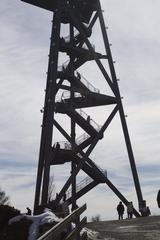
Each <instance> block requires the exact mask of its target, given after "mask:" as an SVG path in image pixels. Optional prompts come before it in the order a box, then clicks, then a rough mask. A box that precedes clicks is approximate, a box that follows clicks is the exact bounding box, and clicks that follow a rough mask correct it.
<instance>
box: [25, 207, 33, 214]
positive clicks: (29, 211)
mask: <svg viewBox="0 0 160 240" xmlns="http://www.w3.org/2000/svg"><path fill="white" fill-rule="evenodd" d="M26 209H27V215H32V211H31V209H30V208H29V207H27V208H26Z"/></svg>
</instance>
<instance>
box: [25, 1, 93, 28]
mask: <svg viewBox="0 0 160 240" xmlns="http://www.w3.org/2000/svg"><path fill="white" fill-rule="evenodd" d="M21 1H22V2H26V3H29V4H32V5H35V6H37V7H40V8H44V9H46V10H48V11H51V12H55V10H56V9H57V4H58V2H59V1H58V0H21ZM61 2H62V1H61ZM97 2H98V1H97V0H72V6H73V9H74V11H75V13H76V16H77V15H79V19H80V20H81V21H82V22H84V23H89V21H90V18H91V16H92V14H93V12H94V11H96V9H97ZM67 3H68V1H63V3H62V4H63V5H64V4H66V7H67ZM66 10H67V8H66ZM63 22H64V23H68V22H69V19H68V16H67V14H66V12H65V13H64V19H63Z"/></svg>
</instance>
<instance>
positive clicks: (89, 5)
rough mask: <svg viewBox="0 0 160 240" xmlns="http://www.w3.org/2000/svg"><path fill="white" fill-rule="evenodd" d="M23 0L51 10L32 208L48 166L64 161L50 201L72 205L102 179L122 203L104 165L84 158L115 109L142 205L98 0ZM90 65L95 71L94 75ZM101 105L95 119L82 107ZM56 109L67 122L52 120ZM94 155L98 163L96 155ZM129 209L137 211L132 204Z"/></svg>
mask: <svg viewBox="0 0 160 240" xmlns="http://www.w3.org/2000/svg"><path fill="white" fill-rule="evenodd" d="M23 1H24V2H26V3H30V4H32V5H35V6H37V7H40V8H43V9H46V10H48V11H51V12H53V21H52V32H51V38H50V39H51V43H50V53H49V63H48V72H47V84H46V93H45V102H44V109H43V123H42V134H41V144H40V153H39V163H38V172H37V183H36V193H35V205H34V208H35V211H36V209H38V207H39V206H41V205H44V206H46V205H47V204H49V203H48V187H49V179H50V168H51V166H54V165H60V166H62V164H66V163H67V166H68V165H69V167H70V175H69V176H68V179H67V180H66V182H64V185H63V187H62V188H61V190H60V191H59V192H58V194H57V196H56V199H55V201H54V204H58V203H59V202H60V201H61V199H63V200H64V201H67V203H68V204H69V205H70V204H71V205H72V209H75V208H76V201H77V199H79V198H80V197H81V196H83V195H84V194H85V193H87V192H88V191H90V190H91V189H92V188H94V187H95V186H97V185H98V184H100V183H104V184H106V185H107V186H108V187H109V188H111V190H112V191H113V192H114V193H115V194H116V195H117V196H118V198H119V199H120V200H121V201H122V202H123V203H124V204H125V205H127V204H128V200H127V199H126V198H125V197H124V196H123V194H122V193H121V192H120V191H119V190H118V189H117V188H116V187H115V186H114V185H113V183H112V182H111V181H110V180H109V178H108V177H107V173H106V171H103V170H102V169H100V168H99V167H98V166H97V163H95V162H93V160H92V159H91V158H90V155H91V153H92V151H93V150H94V148H95V147H96V145H97V143H98V142H99V141H103V137H104V132H105V131H106V129H108V128H109V127H110V124H111V122H112V120H113V119H114V117H115V116H116V115H117V114H119V116H120V121H121V125H122V130H123V134H124V139H125V144H126V148H127V152H128V158H129V164H130V167H131V172H132V175H133V180H134V185H135V190H136V194H137V198H138V203H139V208H140V209H141V208H142V207H145V201H144V200H143V196H142V192H141V187H140V183H139V179H138V174H137V169H136V164H135V159H134V155H133V151H132V146H131V142H130V137H129V133H128V128H127V124H126V119H125V115H124V110H123V106H122V101H121V95H120V91H119V87H118V83H117V81H118V79H117V77H116V72H115V68H114V61H113V59H112V54H111V50H110V44H109V41H108V36H107V32H106V26H105V22H104V18H103V13H102V9H101V5H100V1H99V0H23ZM97 25H99V29H100V31H99V35H98V38H99V39H102V43H103V50H102V48H97V47H96V46H94V45H93V44H92V40H94V38H95V35H94V34H93V33H94V28H96V26H97ZM66 32H67V34H66ZM96 49H100V50H96ZM63 62H64V63H63ZM85 67H86V69H87V71H86V72H85V78H84V77H83V74H82V73H81V70H82V69H83V70H84V69H85ZM91 71H94V72H96V74H95V76H94V74H91ZM88 75H89V76H92V78H95V79H92V84H91V83H90V82H89V81H87V80H86V79H87V76H88ZM101 81H103V84H104V85H103V86H106V89H109V91H106V92H105V90H104V92H103V93H101V92H100V91H99V90H98V89H97V88H95V87H94V86H93V85H94V84H95V85H96V86H100V84H101ZM104 89H105V88H104ZM58 95H61V98H60V99H58V98H57V96H58ZM102 106H105V109H106V119H105V121H104V122H103V124H101V125H100V124H98V123H96V122H95V121H94V116H93V117H91V116H90V114H87V113H86V112H87V110H88V109H92V108H94V112H96V111H95V109H96V108H97V110H98V108H100V107H102ZM107 108H108V109H110V112H109V111H107ZM84 109H85V110H84ZM85 111H86V112H85ZM58 115H59V116H60V117H61V118H64V119H67V120H66V121H68V122H69V124H68V126H67V127H66V124H64V121H63V123H62V122H61V121H58V120H57V119H60V117H59V118H57V116H58ZM55 129H57V130H58V131H59V133H60V135H61V136H63V138H64V141H63V142H61V140H58V139H57V138H58V136H59V135H57V134H56V131H57V130H56V131H55ZM80 133H81V134H80ZM106 134H107V133H106ZM55 142H56V144H55ZM106 147H107V146H106ZM115 147H117V146H115ZM98 160H99V164H100V159H98ZM80 171H83V172H85V174H87V176H88V177H87V181H85V179H84V182H83V183H82V184H81V185H79V183H78V177H77V176H78V174H79V172H80ZM108 171H109V169H108ZM50 204H52V203H50ZM134 214H135V216H139V213H138V211H136V210H134Z"/></svg>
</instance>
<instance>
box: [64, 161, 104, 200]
mask: <svg viewBox="0 0 160 240" xmlns="http://www.w3.org/2000/svg"><path fill="white" fill-rule="evenodd" d="M96 167H97V168H98V169H99V170H100V171H101V172H102V173H103V174H104V176H105V177H107V170H105V169H102V168H101V167H99V166H98V165H96ZM93 181H94V180H93V178H91V177H89V176H88V177H86V178H85V179H83V180H82V181H80V182H79V183H78V184H77V185H76V193H77V192H79V191H80V190H81V189H83V188H84V187H86V186H87V185H88V184H90V183H91V182H93ZM71 196H72V190H71V189H68V190H67V192H66V199H69V198H70V197H71Z"/></svg>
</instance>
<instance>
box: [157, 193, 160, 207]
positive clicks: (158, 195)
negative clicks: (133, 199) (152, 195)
mask: <svg viewBox="0 0 160 240" xmlns="http://www.w3.org/2000/svg"><path fill="white" fill-rule="evenodd" d="M157 204H158V207H159V208H160V190H159V191H158V194H157Z"/></svg>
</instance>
